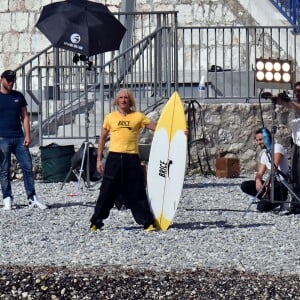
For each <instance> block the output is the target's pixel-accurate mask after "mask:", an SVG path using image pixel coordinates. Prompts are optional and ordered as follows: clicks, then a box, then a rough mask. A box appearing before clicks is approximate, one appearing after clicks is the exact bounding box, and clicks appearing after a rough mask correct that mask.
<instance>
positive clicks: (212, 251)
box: [0, 176, 300, 299]
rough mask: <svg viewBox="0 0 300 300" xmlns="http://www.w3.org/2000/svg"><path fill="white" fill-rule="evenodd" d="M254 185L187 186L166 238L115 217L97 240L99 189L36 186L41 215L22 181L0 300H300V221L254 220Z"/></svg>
mask: <svg viewBox="0 0 300 300" xmlns="http://www.w3.org/2000/svg"><path fill="white" fill-rule="evenodd" d="M248 177H249V176H245V177H244V178H236V179H228V178H216V177H213V176H210V177H204V176H192V177H187V178H186V180H185V183H184V188H183V192H182V198H181V201H180V203H179V207H178V210H177V213H176V217H175V219H174V223H173V225H172V226H171V227H170V228H169V230H167V231H164V232H162V231H158V232H144V231H143V229H142V227H141V226H139V225H137V224H136V223H135V222H134V220H133V218H132V216H131V213H130V211H128V210H126V211H118V210H116V209H113V210H112V211H111V215H110V217H109V218H108V219H107V220H106V221H105V227H104V230H103V231H101V232H96V233H93V232H89V219H90V217H91V215H92V212H93V207H94V205H95V200H96V198H97V194H98V185H97V186H96V187H94V188H91V189H86V188H83V189H81V190H80V191H78V190H77V183H76V182H71V183H67V184H66V185H65V187H64V188H63V189H62V190H60V184H58V183H55V184H52V183H51V184H50V183H48V184H46V183H41V182H37V185H36V188H37V191H38V194H39V196H40V197H41V198H43V199H44V200H45V202H46V203H47V204H49V205H50V206H51V207H50V209H48V210H45V211H41V210H38V209H34V210H29V209H28V208H27V207H26V201H25V197H24V190H23V186H22V183H21V182H17V181H15V182H14V183H13V190H14V196H15V202H16V207H15V209H13V210H12V211H3V210H0V225H1V233H0V246H1V252H0V265H1V271H0V299H300V280H299V279H300V278H299V275H300V261H299V249H298V247H299V245H300V236H299V218H300V215H284V216H282V215H280V214H278V212H272V213H258V212H257V211H256V209H255V205H252V206H251V207H250V209H249V210H248V211H247V209H248V207H249V204H250V203H251V200H252V199H251V198H249V197H248V196H246V195H244V194H243V193H242V192H241V191H240V187H239V186H240V183H241V182H242V181H243V180H246V179H248ZM245 212H246V214H245Z"/></svg>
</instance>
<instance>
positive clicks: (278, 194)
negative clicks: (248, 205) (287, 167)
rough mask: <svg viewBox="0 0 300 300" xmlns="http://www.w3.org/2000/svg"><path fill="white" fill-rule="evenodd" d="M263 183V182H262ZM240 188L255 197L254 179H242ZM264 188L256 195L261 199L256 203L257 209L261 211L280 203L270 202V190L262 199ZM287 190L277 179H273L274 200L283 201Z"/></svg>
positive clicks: (269, 209)
mask: <svg viewBox="0 0 300 300" xmlns="http://www.w3.org/2000/svg"><path fill="white" fill-rule="evenodd" d="M263 183H264V182H263ZM241 189H242V191H243V192H244V193H246V194H248V195H251V196H253V197H255V196H256V195H257V191H256V186H255V180H248V181H244V182H242V184H241ZM265 191H266V188H265V187H264V188H263V190H262V191H261V192H260V193H259V194H258V195H257V198H258V199H260V200H262V201H260V202H259V203H258V204H257V210H259V211H261V212H267V211H271V210H272V209H274V208H276V207H277V206H279V205H280V203H272V202H270V199H269V197H270V191H269V194H268V195H267V196H266V197H265V198H264V199H263V198H262V196H263V194H264V193H265ZM287 195H288V190H287V188H286V187H285V186H284V185H282V184H281V183H280V182H278V181H276V180H275V181H274V201H285V200H286V199H287Z"/></svg>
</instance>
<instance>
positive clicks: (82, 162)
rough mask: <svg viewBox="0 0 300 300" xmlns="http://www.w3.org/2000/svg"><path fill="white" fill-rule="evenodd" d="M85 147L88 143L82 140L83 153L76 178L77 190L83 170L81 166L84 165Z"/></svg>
mask: <svg viewBox="0 0 300 300" xmlns="http://www.w3.org/2000/svg"><path fill="white" fill-rule="evenodd" d="M87 147H88V143H87V142H84V149H83V153H82V158H81V165H80V170H79V175H78V180H77V190H79V189H80V181H81V176H82V172H83V171H84V170H83V166H84V160H85V154H86V149H87Z"/></svg>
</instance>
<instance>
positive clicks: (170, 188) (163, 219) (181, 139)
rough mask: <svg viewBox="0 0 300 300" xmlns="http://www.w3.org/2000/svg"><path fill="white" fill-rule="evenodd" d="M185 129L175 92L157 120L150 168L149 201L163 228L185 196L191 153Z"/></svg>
mask: <svg viewBox="0 0 300 300" xmlns="http://www.w3.org/2000/svg"><path fill="white" fill-rule="evenodd" d="M185 131H186V120H185V114H184V107H183V104H182V101H181V99H180V96H179V94H178V93H177V92H174V93H173V94H172V96H171V97H170V99H169V100H168V101H167V103H166V104H165V106H164V108H163V110H162V113H161V115H160V118H159V120H158V122H157V126H156V130H155V133H154V136H153V140H152V144H151V150H150V156H149V163H148V169H147V186H148V197H149V203H150V206H151V209H152V212H153V214H154V217H155V223H156V226H158V227H159V228H160V229H161V230H167V229H168V228H169V226H170V225H171V224H172V221H173V218H174V216H175V213H176V209H177V207H178V203H179V199H180V196H181V191H182V186H183V181H184V175H185V166H186V152H187V136H186V134H185Z"/></svg>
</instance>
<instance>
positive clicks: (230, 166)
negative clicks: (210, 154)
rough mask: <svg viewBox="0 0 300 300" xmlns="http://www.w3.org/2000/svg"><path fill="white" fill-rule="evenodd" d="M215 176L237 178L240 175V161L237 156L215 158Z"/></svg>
mask: <svg viewBox="0 0 300 300" xmlns="http://www.w3.org/2000/svg"><path fill="white" fill-rule="evenodd" d="M216 176H217V177H226V178H237V177H239V176H240V161H239V159H238V158H229V157H221V158H217V160H216Z"/></svg>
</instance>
